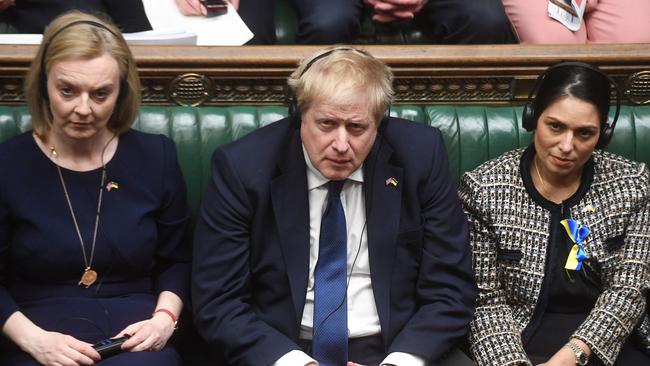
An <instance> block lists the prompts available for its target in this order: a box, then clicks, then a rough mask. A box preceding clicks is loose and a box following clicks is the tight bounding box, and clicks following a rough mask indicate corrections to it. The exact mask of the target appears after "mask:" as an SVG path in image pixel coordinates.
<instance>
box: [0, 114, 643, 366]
mask: <svg viewBox="0 0 650 366" xmlns="http://www.w3.org/2000/svg"><path fill="white" fill-rule="evenodd" d="M286 114H287V109H286V107H273V106H271V107H255V106H250V107H247V106H236V107H154V106H146V107H142V109H141V111H140V114H139V116H138V119H137V121H136V123H135V126H134V127H135V128H136V129H139V130H142V131H146V132H152V133H161V134H165V135H167V136H169V137H171V138H172V139H173V140H174V141H175V142H176V144H177V148H178V155H179V161H180V165H181V168H182V170H183V173H184V175H185V179H186V181H187V186H188V194H189V201H190V205H191V206H192V209H193V212H194V213H195V215H196V212H197V211H198V207H199V204H200V200H201V195H202V192H203V191H204V188H205V186H206V183H207V182H208V179H209V176H210V158H211V156H212V151H213V150H214V149H215V148H216V147H217V146H219V145H222V144H225V143H228V142H230V141H233V140H236V139H238V138H240V137H242V136H244V135H246V134H247V133H249V132H251V131H253V130H255V129H257V128H259V127H261V126H264V125H267V124H269V123H272V122H273V121H276V120H278V119H280V118H282V117H284V116H286ZM391 114H392V115H394V116H399V117H402V118H406V119H411V120H414V121H417V122H419V123H425V124H427V125H430V126H435V127H437V128H439V129H440V130H441V131H442V133H443V136H444V140H445V144H446V147H447V151H448V153H449V162H450V170H451V174H452V177H453V178H454V180H455V181H456V182H458V180H459V179H460V176H461V175H462V174H463V172H465V171H468V170H471V169H473V168H474V167H476V166H477V165H479V164H480V163H481V162H484V161H486V160H488V159H490V158H493V157H496V156H498V155H500V154H501V153H503V152H505V151H507V150H510V149H514V148H517V147H520V146H526V145H528V144H529V143H530V141H531V134H530V133H528V132H526V131H524V130H522V129H521V128H520V125H521V124H520V119H521V107H483V106H462V107H460V106H445V105H436V106H425V107H419V106H395V107H393V108H392V109H391ZM30 123H31V118H30V116H29V113H28V111H27V109H26V107H24V106H15V107H8V106H0V142H1V141H4V140H6V139H8V138H11V137H12V136H15V135H17V134H18V133H20V132H23V131H27V130H29V129H30ZM609 150H610V151H612V152H615V153H618V154H621V155H623V156H625V157H628V158H630V159H634V160H639V161H643V162H645V163H646V164H647V163H650V105H647V106H623V108H622V111H621V116H620V119H619V122H618V124H617V126H616V131H615V133H614V138H613V140H612V142H611V143H610V146H609ZM254 158H255V157H254V156H252V157H251V159H254ZM0 174H2V173H1V172H0ZM188 323H191V322H190V321H187V322H186V323H185V324H188ZM176 338H177V339H176V341H177V342H179V349H180V350H181V353H182V355H183V357H184V358H185V363H186V364H187V365H192V366H203V365H205V366H207V365H215V363H214V362H213V361H210V360H209V358H208V357H209V356H208V351H207V349H206V348H205V347H204V346H203V345H202V343H201V341H200V340H198V339H197V336H196V335H195V334H194V333H193V330H192V329H191V327H187V326H185V327H183V328H181V335H180V337H176Z"/></svg>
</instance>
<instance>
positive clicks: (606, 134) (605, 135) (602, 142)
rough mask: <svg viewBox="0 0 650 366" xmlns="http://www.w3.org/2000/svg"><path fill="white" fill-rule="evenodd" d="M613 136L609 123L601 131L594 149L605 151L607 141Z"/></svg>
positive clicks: (612, 129)
mask: <svg viewBox="0 0 650 366" xmlns="http://www.w3.org/2000/svg"><path fill="white" fill-rule="evenodd" d="M613 135H614V128H613V127H612V126H611V125H610V124H609V123H606V124H605V128H603V131H602V133H601V134H600V137H599V138H598V143H596V148H597V149H605V148H606V147H607V144H609V141H610V140H611V139H612V137H613Z"/></svg>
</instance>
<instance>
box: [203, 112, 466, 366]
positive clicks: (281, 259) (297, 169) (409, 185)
mask: <svg viewBox="0 0 650 366" xmlns="http://www.w3.org/2000/svg"><path fill="white" fill-rule="evenodd" d="M306 169H307V167H306V164H305V160H304V157H303V151H302V148H301V140H300V133H299V131H298V130H296V129H295V128H292V127H291V125H290V124H289V121H288V120H286V119H285V120H282V121H279V122H276V123H273V124H271V125H269V126H266V127H264V128H261V129H259V130H257V131H255V132H253V133H251V134H249V135H248V136H246V137H244V138H242V139H240V140H238V141H235V142H233V143H231V144H229V145H226V146H223V147H220V148H218V149H217V150H216V151H215V153H214V156H213V159H212V179H211V181H210V184H209V186H208V189H207V192H206V194H205V196H204V201H203V205H202V208H201V213H200V217H199V221H198V223H197V228H196V233H195V239H194V263H193V281H192V282H193V306H194V314H195V324H196V327H197V330H198V331H199V333H200V334H201V335H202V336H203V338H204V339H205V340H206V341H207V342H208V343H209V344H210V345H212V346H213V347H217V348H219V349H221V350H223V355H224V356H225V358H226V360H227V361H228V362H229V363H230V364H233V365H269V364H271V363H272V362H274V361H276V360H277V359H278V358H280V357H281V356H282V355H284V354H285V353H287V352H289V351H291V350H294V349H300V348H299V347H298V346H297V345H296V341H297V339H298V335H299V330H300V321H301V318H302V312H303V307H304V303H305V295H306V291H307V280H308V272H309V207H308V206H309V202H308V192H307V174H306ZM363 172H364V191H365V200H366V211H367V235H368V252H369V260H370V270H371V280H372V288H373V292H374V296H375V303H376V306H377V311H378V313H379V322H380V324H381V329H382V334H381V335H382V337H383V340H384V345H385V347H386V353H387V354H388V353H390V352H396V351H399V352H408V353H412V354H415V355H418V356H421V357H423V358H425V359H427V360H430V361H433V360H435V359H438V358H439V357H441V356H442V355H444V353H445V352H446V351H448V350H449V349H450V348H451V347H452V345H453V344H454V343H455V342H456V341H458V340H459V339H460V338H461V337H463V336H464V335H465V334H466V330H467V325H468V323H469V322H470V320H471V319H472V315H473V309H474V302H475V298H476V295H477V291H476V286H475V284H474V276H473V273H472V268H471V252H470V247H469V242H468V229H467V222H466V219H465V215H464V214H463V211H462V208H461V205H460V202H459V200H458V198H457V194H456V190H455V188H454V186H453V184H452V182H451V180H450V176H449V173H448V172H449V170H448V162H447V154H446V151H445V148H444V145H443V141H442V138H441V134H440V131H438V130H437V129H434V128H430V127H426V126H422V125H418V124H416V123H413V122H409V121H405V120H401V119H395V118H391V120H390V122H389V123H388V125H387V126H385V128H382V131H381V132H380V133H379V134H378V135H377V139H376V141H375V143H374V146H373V147H372V149H371V152H370V153H369V155H368V157H367V158H366V160H365V162H364V167H363ZM390 177H393V178H395V179H397V181H398V185H397V187H394V186H392V185H389V184H387V183H386V179H388V178H390Z"/></svg>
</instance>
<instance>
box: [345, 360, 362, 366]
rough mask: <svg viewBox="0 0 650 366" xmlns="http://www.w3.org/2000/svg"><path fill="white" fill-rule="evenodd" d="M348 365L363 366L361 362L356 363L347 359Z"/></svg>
mask: <svg viewBox="0 0 650 366" xmlns="http://www.w3.org/2000/svg"><path fill="white" fill-rule="evenodd" d="M348 366H365V365H362V364H360V363H356V362H352V361H348Z"/></svg>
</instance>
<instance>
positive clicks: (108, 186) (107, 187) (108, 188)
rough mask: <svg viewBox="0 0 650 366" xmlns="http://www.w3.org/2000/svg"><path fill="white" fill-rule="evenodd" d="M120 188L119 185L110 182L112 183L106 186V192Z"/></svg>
mask: <svg viewBox="0 0 650 366" xmlns="http://www.w3.org/2000/svg"><path fill="white" fill-rule="evenodd" d="M118 188H120V186H119V184H117V183H116V182H113V181H110V182H108V183H107V184H106V190H107V191H109V192H110V191H111V190H112V189H118Z"/></svg>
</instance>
